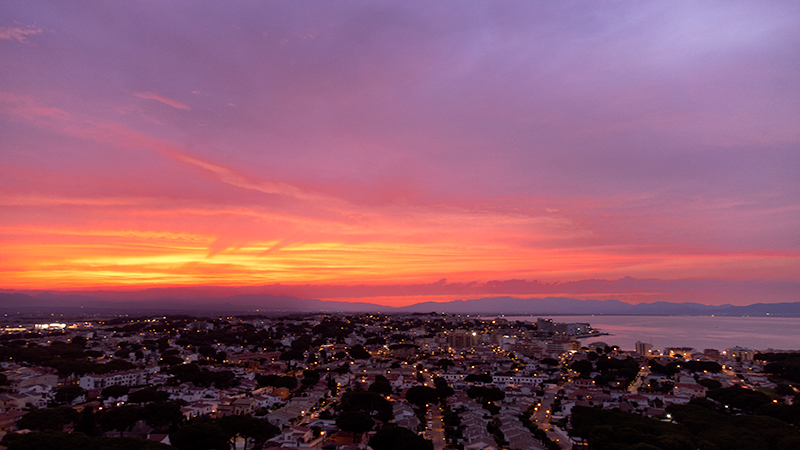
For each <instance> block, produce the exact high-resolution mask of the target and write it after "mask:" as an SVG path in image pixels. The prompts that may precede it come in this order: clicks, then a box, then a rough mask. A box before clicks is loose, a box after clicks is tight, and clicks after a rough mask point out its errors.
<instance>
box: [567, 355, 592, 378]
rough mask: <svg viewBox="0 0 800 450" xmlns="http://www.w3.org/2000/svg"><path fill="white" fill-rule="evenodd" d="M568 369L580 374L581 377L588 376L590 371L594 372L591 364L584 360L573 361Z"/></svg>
mask: <svg viewBox="0 0 800 450" xmlns="http://www.w3.org/2000/svg"><path fill="white" fill-rule="evenodd" d="M569 368H570V369H572V370H574V371H575V372H578V373H580V374H581V376H584V377H585V376H589V374H590V373H591V372H592V370H594V365H593V364H592V362H591V361H587V360H585V359H584V360H581V361H575V362H574V363H572V365H571V366H570V367H569Z"/></svg>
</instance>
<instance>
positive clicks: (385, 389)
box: [369, 375, 392, 395]
mask: <svg viewBox="0 0 800 450" xmlns="http://www.w3.org/2000/svg"><path fill="white" fill-rule="evenodd" d="M369 391H370V392H375V393H378V394H381V395H390V394H391V393H392V385H391V384H390V383H389V380H388V379H387V378H386V377H385V376H383V375H375V382H373V383H372V384H371V385H370V386H369Z"/></svg>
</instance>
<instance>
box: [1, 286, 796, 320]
mask: <svg viewBox="0 0 800 450" xmlns="http://www.w3.org/2000/svg"><path fill="white" fill-rule="evenodd" d="M0 310H3V311H6V312H25V313H32V312H37V311H38V312H41V313H45V312H47V313H75V312H79V311H84V312H87V313H88V312H94V311H96V312H109V313H111V312H114V313H160V312H182V313H188V314H202V313H205V314H207V313H211V312H214V313H243V312H251V313H264V314H268V313H301V312H382V313H412V312H438V313H449V314H475V315H478V314H483V315H498V314H505V315H539V316H549V315H593V314H594V315H641V316H645V315H648V316H649V315H658V316H665V315H695V316H698V315H709V316H710V315H719V316H768V315H769V316H779V317H800V302H794V303H756V304H752V305H748V306H733V305H720V306H710V305H703V304H700V303H669V302H655V303H639V304H636V305H632V304H629V303H624V302H621V301H618V300H602V301H601V300H576V299H573V298H562V297H546V298H527V299H520V298H513V297H492V298H482V299H476V300H454V301H449V302H443V303H437V302H423V303H417V304H414V305H410V306H404V307H399V308H395V307H391V306H382V305H376V304H372V303H349V302H335V301H323V300H314V299H302V298H297V297H290V296H275V295H266V294H254V295H233V296H228V297H195V298H180V299H177V298H171V297H164V298H156V299H150V300H137V301H132V300H115V299H109V298H104V297H95V296H89V295H72V294H53V293H47V292H45V293H41V294H37V295H28V294H22V293H0Z"/></svg>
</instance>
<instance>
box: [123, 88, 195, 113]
mask: <svg viewBox="0 0 800 450" xmlns="http://www.w3.org/2000/svg"><path fill="white" fill-rule="evenodd" d="M133 95H134V96H136V97H139V98H144V99H148V100H155V101H157V102H161V103H163V104H165V105H169V106H172V107H173V108H178V109H183V110H185V111H191V110H192V108H190V107H189V106H188V105H186V104H185V103H181V102H179V101H177V100H173V99H171V98H167V97H164V96H163V95H159V94H156V93H155V92H149V91H148V92H135V93H134V94H133Z"/></svg>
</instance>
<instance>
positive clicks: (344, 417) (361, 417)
mask: <svg viewBox="0 0 800 450" xmlns="http://www.w3.org/2000/svg"><path fill="white" fill-rule="evenodd" d="M373 425H375V421H374V420H372V418H371V417H370V416H368V415H366V414H364V413H362V412H361V411H345V412H343V413H341V414H339V417H337V418H336V426H337V427H339V429H340V430H343V431H347V432H350V433H353V442H354V443H355V442H356V436H360V435H361V433H366V432H367V431H369V430H371V429H372V427H373Z"/></svg>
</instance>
